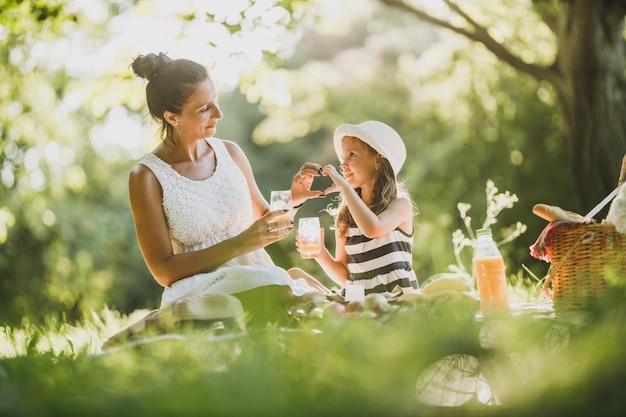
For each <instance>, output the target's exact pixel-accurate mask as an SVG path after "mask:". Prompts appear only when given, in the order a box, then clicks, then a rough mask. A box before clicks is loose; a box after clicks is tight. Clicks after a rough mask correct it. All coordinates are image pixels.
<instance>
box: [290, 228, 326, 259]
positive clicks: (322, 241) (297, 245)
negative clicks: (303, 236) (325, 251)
mask: <svg viewBox="0 0 626 417" xmlns="http://www.w3.org/2000/svg"><path fill="white" fill-rule="evenodd" d="M320 242H321V247H322V248H324V228H323V227H320ZM296 250H297V251H298V253H299V254H301V255H302V251H301V250H300V236H299V234H298V233H296ZM321 253H322V251H321V250H320V252H319V253H318V254H317V255H315V256H309V258H317V257H318V256H320V254H321Z"/></svg>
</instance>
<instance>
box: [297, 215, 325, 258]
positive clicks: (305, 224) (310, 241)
mask: <svg viewBox="0 0 626 417" xmlns="http://www.w3.org/2000/svg"><path fill="white" fill-rule="evenodd" d="M298 242H299V244H298V250H299V251H300V256H301V257H302V258H305V259H306V258H315V257H316V256H319V254H320V251H321V250H322V234H321V232H320V220H319V219H318V218H317V217H302V218H300V220H298Z"/></svg>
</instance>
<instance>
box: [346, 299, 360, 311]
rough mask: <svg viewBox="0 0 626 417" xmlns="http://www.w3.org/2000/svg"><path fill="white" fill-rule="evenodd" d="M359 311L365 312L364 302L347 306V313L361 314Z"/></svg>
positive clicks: (351, 303) (350, 303)
mask: <svg viewBox="0 0 626 417" xmlns="http://www.w3.org/2000/svg"><path fill="white" fill-rule="evenodd" d="M359 311H363V302H362V301H350V302H349V303H348V304H347V305H346V312H348V313H354V312H359Z"/></svg>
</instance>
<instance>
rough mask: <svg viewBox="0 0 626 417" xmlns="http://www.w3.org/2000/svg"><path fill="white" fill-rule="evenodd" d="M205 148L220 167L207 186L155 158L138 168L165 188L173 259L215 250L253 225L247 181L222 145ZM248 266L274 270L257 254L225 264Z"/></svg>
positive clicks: (214, 141)
mask: <svg viewBox="0 0 626 417" xmlns="http://www.w3.org/2000/svg"><path fill="white" fill-rule="evenodd" d="M207 142H208V143H209V145H211V147H212V148H213V151H214V152H215V161H216V166H215V172H214V173H213V175H211V176H210V177H209V178H207V179H205V180H199V181H196V180H191V179H189V178H187V177H184V176H182V175H180V174H179V173H178V172H177V171H176V170H175V169H174V168H172V167H171V166H170V165H169V164H168V163H167V162H165V161H163V160H162V159H160V158H159V157H158V156H156V155H154V154H152V153H150V154H148V155H146V157H145V158H144V159H143V160H142V161H140V162H139V163H141V164H143V165H145V166H147V167H148V168H150V170H151V171H152V172H153V173H154V175H155V176H156V177H157V179H158V181H159V183H160V184H161V189H162V190H163V211H164V212H165V218H166V220H167V224H168V227H169V230H170V238H171V239H172V246H173V248H174V253H181V252H188V251H194V250H199V249H203V248H206V247H209V246H213V245H215V244H216V243H218V242H221V241H222V240H225V239H228V238H231V237H233V236H236V235H238V234H239V233H241V232H242V231H244V230H245V229H246V228H247V227H248V226H250V224H252V201H251V199H250V192H249V190H248V183H247V181H246V177H245V176H244V175H243V173H242V172H241V170H240V169H239V167H238V166H237V164H236V163H235V161H233V159H232V158H231V156H230V153H229V152H228V149H226V146H225V145H224V143H223V142H222V141H221V140H220V139H217V138H210V139H207ZM260 251H261V252H263V253H265V254H266V255H267V253H266V252H265V251H264V250H260ZM255 252H256V251H255ZM246 258H249V256H246ZM248 263H269V264H273V262H272V261H271V259H270V258H269V256H267V257H265V256H261V257H259V256H258V254H256V255H255V256H254V257H253V258H250V259H248V260H247V261H246V260H245V259H241V260H238V261H235V260H231V261H229V262H228V263H227V264H248Z"/></svg>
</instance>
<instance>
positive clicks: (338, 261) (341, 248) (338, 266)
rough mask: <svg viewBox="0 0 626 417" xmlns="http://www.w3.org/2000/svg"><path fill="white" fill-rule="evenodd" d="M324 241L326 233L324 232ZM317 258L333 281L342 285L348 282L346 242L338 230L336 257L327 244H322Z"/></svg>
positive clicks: (336, 235) (336, 234)
mask: <svg viewBox="0 0 626 417" xmlns="http://www.w3.org/2000/svg"><path fill="white" fill-rule="evenodd" d="M322 230H323V229H322ZM323 241H324V234H323V232H322V242H323ZM315 260H316V261H317V263H318V264H319V265H320V266H321V267H322V269H323V270H324V272H326V275H328V276H329V277H330V278H331V279H332V280H333V281H335V282H336V283H337V284H339V285H340V286H342V287H343V286H344V285H345V284H346V281H347V280H348V256H347V254H346V249H345V242H344V241H343V239H341V238H340V237H339V235H338V233H337V232H335V257H334V258H333V257H332V255H331V254H330V252H329V251H328V249H327V248H326V246H325V245H322V250H321V252H320V255H319V256H318V257H316V258H315Z"/></svg>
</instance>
